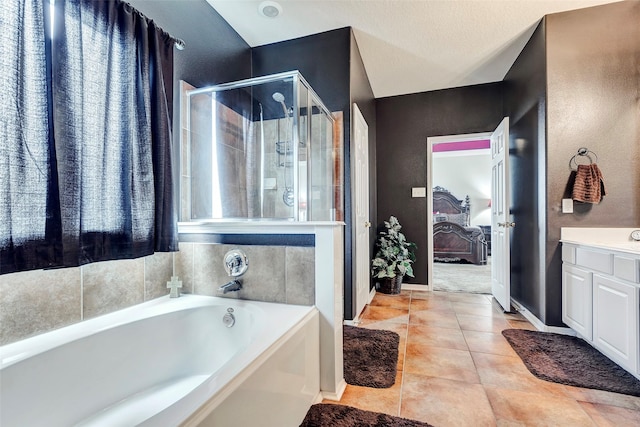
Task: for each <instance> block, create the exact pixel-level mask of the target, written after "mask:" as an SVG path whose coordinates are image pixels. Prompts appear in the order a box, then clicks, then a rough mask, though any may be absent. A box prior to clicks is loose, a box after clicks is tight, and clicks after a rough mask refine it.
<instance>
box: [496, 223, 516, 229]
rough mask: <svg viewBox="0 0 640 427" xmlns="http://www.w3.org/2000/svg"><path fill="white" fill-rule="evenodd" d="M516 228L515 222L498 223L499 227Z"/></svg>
mask: <svg viewBox="0 0 640 427" xmlns="http://www.w3.org/2000/svg"><path fill="white" fill-rule="evenodd" d="M515 226H516V223H515V222H499V223H498V227H505V228H513V227H515Z"/></svg>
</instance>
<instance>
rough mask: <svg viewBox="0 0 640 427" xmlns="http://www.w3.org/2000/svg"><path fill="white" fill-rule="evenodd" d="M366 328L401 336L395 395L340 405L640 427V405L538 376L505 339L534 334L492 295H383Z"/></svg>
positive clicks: (363, 395)
mask: <svg viewBox="0 0 640 427" xmlns="http://www.w3.org/2000/svg"><path fill="white" fill-rule="evenodd" d="M359 326H360V327H364V328H373V329H388V330H392V331H395V332H397V333H398V334H399V335H400V349H399V358H398V359H399V360H398V373H397V377H396V383H395V385H393V386H392V387H391V388H387V389H375V388H368V387H358V386H352V385H348V386H347V389H346V391H345V393H344V395H343V396H342V400H341V401H340V402H330V401H325V403H338V404H344V405H349V406H354V407H357V408H361V409H366V410H370V411H377V412H384V413H387V414H390V415H395V416H401V417H404V418H411V419H416V420H420V421H425V422H428V423H430V424H432V425H434V426H436V427H446V426H616V427H618V426H640V398H638V397H633V396H626V395H621V394H616V393H610V392H604V391H600V390H591V389H582V388H577V387H571V386H565V385H561V384H555V383H551V382H547V381H543V380H540V379H538V378H536V377H534V376H533V375H532V374H531V373H529V371H528V370H527V368H526V367H525V366H524V364H523V363H522V361H521V360H520V358H519V357H518V356H517V355H516V354H515V352H514V351H513V349H512V348H511V346H510V345H509V344H508V343H507V341H506V340H505V339H504V337H503V336H502V334H501V331H502V330H503V329H508V328H525V329H535V328H534V327H533V326H532V325H531V324H530V323H529V322H527V321H526V319H524V317H522V316H521V315H519V314H505V313H503V312H502V310H501V309H500V308H499V306H498V304H497V302H495V301H494V300H492V297H491V296H490V295H480V294H469V293H447V292H438V291H435V292H425V291H411V290H403V291H402V293H401V294H400V295H385V294H380V293H378V294H376V296H375V297H374V299H373V301H372V302H371V304H370V305H368V306H367V307H366V308H365V311H364V312H363V315H362V322H361V323H360V325H359Z"/></svg>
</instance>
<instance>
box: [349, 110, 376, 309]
mask: <svg viewBox="0 0 640 427" xmlns="http://www.w3.org/2000/svg"><path fill="white" fill-rule="evenodd" d="M353 141H354V143H353V150H352V153H353V154H352V162H351V165H352V170H353V178H354V179H353V201H354V209H353V212H354V214H353V215H354V219H353V220H354V222H353V223H354V224H355V227H354V233H355V239H354V245H353V251H354V252H355V257H354V259H355V268H354V270H355V280H354V282H353V283H354V292H353V293H352V295H353V296H354V297H355V299H356V301H355V313H354V316H353V318H354V319H356V318H358V316H359V315H360V313H361V312H362V309H363V308H364V306H365V305H366V304H367V302H368V301H369V284H370V273H369V262H370V260H371V256H370V253H369V252H370V251H369V228H370V227H371V223H370V222H369V126H368V125H367V122H366V121H365V120H364V117H363V116H362V113H361V112H360V110H359V109H358V106H357V105H356V104H353Z"/></svg>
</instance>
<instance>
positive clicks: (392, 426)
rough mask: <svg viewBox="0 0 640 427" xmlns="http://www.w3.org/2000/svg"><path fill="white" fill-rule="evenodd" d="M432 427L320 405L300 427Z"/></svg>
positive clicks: (410, 421)
mask: <svg viewBox="0 0 640 427" xmlns="http://www.w3.org/2000/svg"><path fill="white" fill-rule="evenodd" d="M325 426H326V427H378V426H386V427H430V426H431V424H427V423H423V422H421V421H414V420H409V419H407V418H400V417H393V416H391V415H387V414H381V413H379V412H371V411H364V410H362V409H357V408H352V407H351V406H344V405H335V404H330V403H318V404H316V405H313V406H312V407H311V408H309V411H308V412H307V416H306V417H304V420H303V421H302V424H300V427H325Z"/></svg>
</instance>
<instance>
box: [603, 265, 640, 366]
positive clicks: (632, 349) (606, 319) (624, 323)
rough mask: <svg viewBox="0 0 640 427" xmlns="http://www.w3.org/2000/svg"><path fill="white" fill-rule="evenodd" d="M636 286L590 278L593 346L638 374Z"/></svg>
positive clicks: (614, 280) (605, 279)
mask: <svg viewBox="0 0 640 427" xmlns="http://www.w3.org/2000/svg"><path fill="white" fill-rule="evenodd" d="M638 311H640V310H639V306H638V287H637V286H633V285H630V284H628V283H625V282H624V281H622V280H619V279H615V278H612V277H607V276H603V275H600V274H594V275H593V345H594V347H596V348H597V349H599V350H600V351H601V352H602V353H604V354H605V355H607V356H609V358H610V359H611V360H613V361H614V362H616V363H617V364H619V365H620V366H622V367H623V368H625V369H626V370H628V371H630V372H632V373H640V372H638Z"/></svg>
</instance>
